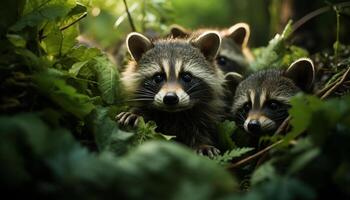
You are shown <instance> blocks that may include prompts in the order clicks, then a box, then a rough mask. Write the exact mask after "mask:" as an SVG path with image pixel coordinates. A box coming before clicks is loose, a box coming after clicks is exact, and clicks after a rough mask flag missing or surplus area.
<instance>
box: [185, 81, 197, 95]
mask: <svg viewBox="0 0 350 200" xmlns="http://www.w3.org/2000/svg"><path fill="white" fill-rule="evenodd" d="M199 85H200V83H195V84H193V85H192V86H191V87H190V88H188V89H187V90H186V91H185V92H186V93H189V92H191V90H193V89H194V88H196V87H198V86H199Z"/></svg>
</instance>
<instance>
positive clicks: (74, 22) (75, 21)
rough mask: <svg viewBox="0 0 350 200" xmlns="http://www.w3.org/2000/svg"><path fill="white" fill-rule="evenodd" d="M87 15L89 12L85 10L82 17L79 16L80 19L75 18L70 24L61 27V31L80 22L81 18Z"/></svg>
mask: <svg viewBox="0 0 350 200" xmlns="http://www.w3.org/2000/svg"><path fill="white" fill-rule="evenodd" d="M86 16H87V12H84V13H83V14H82V15H81V16H80V17H78V19H76V20H74V21H73V22H72V23H70V24H68V25H67V26H64V27H62V28H60V30H61V31H64V30H66V29H67V28H69V27H71V26H73V25H74V24H76V23H77V22H79V21H80V20H82V19H83V18H84V17H86Z"/></svg>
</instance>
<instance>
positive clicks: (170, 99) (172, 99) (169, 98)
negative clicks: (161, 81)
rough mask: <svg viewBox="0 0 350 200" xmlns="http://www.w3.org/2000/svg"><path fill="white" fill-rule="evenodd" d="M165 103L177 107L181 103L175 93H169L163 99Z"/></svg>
mask: <svg viewBox="0 0 350 200" xmlns="http://www.w3.org/2000/svg"><path fill="white" fill-rule="evenodd" d="M163 103H164V104H165V105H169V106H170V105H176V104H177V103H179V97H177V95H176V93H175V92H168V93H167V94H166V95H165V96H164V98H163Z"/></svg>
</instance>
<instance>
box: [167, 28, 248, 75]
mask: <svg viewBox="0 0 350 200" xmlns="http://www.w3.org/2000/svg"><path fill="white" fill-rule="evenodd" d="M205 31H208V30H207V29H199V30H196V31H193V32H191V31H188V30H186V29H185V28H183V27H181V26H179V25H173V26H172V27H171V29H170V32H171V36H172V37H174V38H191V37H196V36H197V35H198V34H201V33H203V32H205ZM219 33H220V36H221V38H222V43H221V48H220V50H219V53H218V56H217V57H216V64H217V65H218V66H219V67H220V69H221V70H223V72H224V73H228V72H237V73H239V74H241V75H246V74H248V73H249V72H250V70H249V67H248V64H249V62H250V61H252V60H253V55H252V53H251V52H250V49H249V48H248V40H249V37H250V27H249V25H248V24H246V23H237V24H235V25H233V26H231V27H230V28H228V29H223V30H220V31H219Z"/></svg>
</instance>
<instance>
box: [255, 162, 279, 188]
mask: <svg viewBox="0 0 350 200" xmlns="http://www.w3.org/2000/svg"><path fill="white" fill-rule="evenodd" d="M276 173H277V172H276V170H275V168H274V166H273V165H272V161H269V162H266V163H264V164H263V165H261V166H259V168H258V169H256V170H255V171H254V172H253V174H252V177H251V184H252V185H257V184H259V183H261V182H263V181H267V180H272V179H274V178H276V176H277V174H276Z"/></svg>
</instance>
